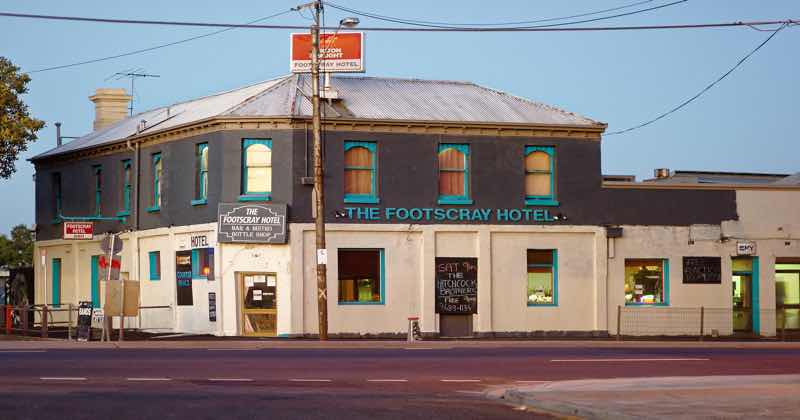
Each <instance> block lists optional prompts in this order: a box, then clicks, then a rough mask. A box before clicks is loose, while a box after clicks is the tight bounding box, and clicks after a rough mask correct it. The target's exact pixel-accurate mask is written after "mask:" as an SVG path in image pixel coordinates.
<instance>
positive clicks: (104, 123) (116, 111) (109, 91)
mask: <svg viewBox="0 0 800 420" xmlns="http://www.w3.org/2000/svg"><path fill="white" fill-rule="evenodd" d="M89 100H90V101H92V102H94V130H95V131H97V130H99V129H101V128H104V127H108V126H109V125H111V124H114V123H115V122H117V121H120V120H123V119H125V118H126V117H127V116H128V103H129V102H130V101H131V96H130V95H128V93H127V92H126V91H125V89H121V88H100V89H97V90H96V91H95V93H94V95H92V96H90V97H89Z"/></svg>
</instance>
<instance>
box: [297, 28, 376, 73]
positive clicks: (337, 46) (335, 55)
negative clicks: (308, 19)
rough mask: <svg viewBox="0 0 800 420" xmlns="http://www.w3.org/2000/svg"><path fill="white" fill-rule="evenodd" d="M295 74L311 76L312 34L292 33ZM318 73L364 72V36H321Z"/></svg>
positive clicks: (352, 34) (356, 33) (347, 33)
mask: <svg viewBox="0 0 800 420" xmlns="http://www.w3.org/2000/svg"><path fill="white" fill-rule="evenodd" d="M291 39H292V42H291V50H290V54H291V69H292V73H311V34H292V38H291ZM319 58H320V60H319V71H321V72H326V73H363V72H364V33H363V32H344V33H339V34H335V35H334V34H321V35H320V36H319Z"/></svg>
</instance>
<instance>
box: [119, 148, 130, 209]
mask: <svg viewBox="0 0 800 420" xmlns="http://www.w3.org/2000/svg"><path fill="white" fill-rule="evenodd" d="M131 176H132V167H131V160H130V159H125V160H123V161H122V210H120V211H119V212H118V213H117V216H130V214H131V194H132V192H133V184H132V180H131Z"/></svg>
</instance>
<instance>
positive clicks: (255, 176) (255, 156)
mask: <svg viewBox="0 0 800 420" xmlns="http://www.w3.org/2000/svg"><path fill="white" fill-rule="evenodd" d="M271 199H272V140H269V139H244V140H242V194H241V195H240V196H239V201H268V200H271Z"/></svg>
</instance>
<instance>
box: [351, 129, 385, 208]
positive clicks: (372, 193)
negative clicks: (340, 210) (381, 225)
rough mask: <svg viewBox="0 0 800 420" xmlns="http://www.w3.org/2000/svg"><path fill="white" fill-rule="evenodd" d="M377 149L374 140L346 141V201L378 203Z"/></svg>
mask: <svg viewBox="0 0 800 420" xmlns="http://www.w3.org/2000/svg"><path fill="white" fill-rule="evenodd" d="M376 150H377V147H376V144H375V143H374V142H366V141H348V142H345V145H344V202H345V203H372V204H375V203H378V192H377V190H378V188H377V179H378V178H377V158H376V157H377V156H376Z"/></svg>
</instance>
